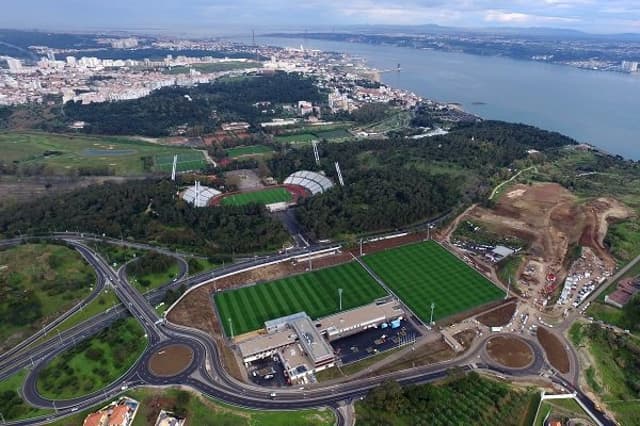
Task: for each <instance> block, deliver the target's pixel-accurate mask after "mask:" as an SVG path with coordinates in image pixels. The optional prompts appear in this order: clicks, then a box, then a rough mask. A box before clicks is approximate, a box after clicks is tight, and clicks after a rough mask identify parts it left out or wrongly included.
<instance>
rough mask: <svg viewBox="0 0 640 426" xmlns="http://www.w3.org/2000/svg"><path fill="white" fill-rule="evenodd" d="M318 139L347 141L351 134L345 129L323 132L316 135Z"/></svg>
mask: <svg viewBox="0 0 640 426" xmlns="http://www.w3.org/2000/svg"><path fill="white" fill-rule="evenodd" d="M314 134H315V135H316V136H317V137H318V139H327V140H332V139H346V138H351V137H353V136H351V133H349V132H347V131H346V130H345V129H336V130H326V131H323V132H316V133H314Z"/></svg>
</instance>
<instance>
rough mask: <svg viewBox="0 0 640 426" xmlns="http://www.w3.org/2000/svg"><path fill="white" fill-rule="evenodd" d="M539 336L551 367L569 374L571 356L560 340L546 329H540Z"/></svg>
mask: <svg viewBox="0 0 640 426" xmlns="http://www.w3.org/2000/svg"><path fill="white" fill-rule="evenodd" d="M537 336H538V341H539V342H540V344H541V345H542V347H543V349H544V352H545V353H546V354H547V359H548V360H549V362H550V363H551V365H553V367H554V368H555V369H556V370H558V371H559V372H561V373H568V372H569V366H570V364H569V356H568V355H567V352H566V350H565V348H564V345H563V344H562V342H561V341H560V339H558V338H557V337H556V336H554V335H553V333H551V332H550V331H549V330H547V329H546V328H544V327H539V328H538V332H537Z"/></svg>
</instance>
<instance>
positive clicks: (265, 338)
mask: <svg viewBox="0 0 640 426" xmlns="http://www.w3.org/2000/svg"><path fill="white" fill-rule="evenodd" d="M297 339H298V336H296V334H295V333H294V332H293V330H291V329H285V330H282V331H277V332H275V333H271V334H263V335H259V336H257V337H253V338H251V339H249V340H245V341H244V342H240V343H238V350H239V351H240V354H241V355H242V358H248V357H250V356H253V355H256V354H259V353H261V352H266V351H270V350H274V349H277V348H280V347H282V346H287V345H290V344H292V343H294V342H295V341H296V340H297Z"/></svg>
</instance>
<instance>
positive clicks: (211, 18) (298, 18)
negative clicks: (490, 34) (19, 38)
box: [0, 0, 640, 34]
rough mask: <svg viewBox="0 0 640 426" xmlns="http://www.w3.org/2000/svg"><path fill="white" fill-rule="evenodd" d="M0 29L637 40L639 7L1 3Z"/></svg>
mask: <svg viewBox="0 0 640 426" xmlns="http://www.w3.org/2000/svg"><path fill="white" fill-rule="evenodd" d="M2 3H3V4H2V6H1V8H0V10H1V11H2V12H1V13H0V26H2V27H5V28H7V27H8V28H40V29H73V30H77V29H111V28H113V29H157V30H168V31H172V32H198V33H202V32H210V33H212V34H216V33H222V32H225V31H230V30H233V29H240V28H244V27H253V28H257V29H285V28H291V29H302V28H309V29H313V28H318V27H319V26H326V27H332V26H340V25H349V24H369V25H374V24H408V25H416V24H439V25H451V26H461V27H493V26H510V27H518V26H522V27H532V26H536V27H538V26H542V27H556V28H573V29H579V30H584V31H588V32H598V33H603V32H609V33H612V32H615V33H620V32H636V33H640V0H228V1H220V0H3V1H2Z"/></svg>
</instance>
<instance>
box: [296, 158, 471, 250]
mask: <svg viewBox="0 0 640 426" xmlns="http://www.w3.org/2000/svg"><path fill="white" fill-rule="evenodd" d="M347 179H349V182H350V183H349V184H347V185H346V186H344V187H337V188H335V189H333V190H331V191H329V192H327V193H325V194H322V195H320V196H318V197H313V198H309V199H306V200H305V201H303V202H302V204H301V205H300V207H299V208H298V209H297V216H298V220H299V221H300V223H301V224H302V225H303V226H304V227H305V228H306V229H307V230H310V231H311V232H312V233H313V234H314V235H315V236H316V237H319V238H325V237H330V236H335V235H339V234H345V233H360V232H368V231H377V230H383V229H394V228H400V227H403V226H405V225H408V224H411V223H414V222H417V221H419V220H423V219H428V218H431V217H434V216H437V215H438V214H440V213H443V212H445V211H447V210H448V209H450V208H451V207H453V206H454V205H455V204H456V203H457V202H458V201H459V199H460V183H459V180H457V179H447V177H446V176H441V175H431V174H429V173H426V172H422V171H420V170H418V169H415V168H412V169H385V170H368V171H358V172H356V173H350V174H349V176H348V177H347Z"/></svg>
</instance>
